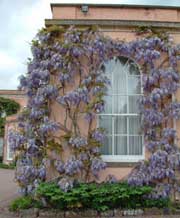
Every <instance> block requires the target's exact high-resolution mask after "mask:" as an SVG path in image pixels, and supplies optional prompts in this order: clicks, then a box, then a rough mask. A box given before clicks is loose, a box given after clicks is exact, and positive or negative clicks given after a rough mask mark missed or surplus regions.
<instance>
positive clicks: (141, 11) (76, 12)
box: [47, 4, 180, 180]
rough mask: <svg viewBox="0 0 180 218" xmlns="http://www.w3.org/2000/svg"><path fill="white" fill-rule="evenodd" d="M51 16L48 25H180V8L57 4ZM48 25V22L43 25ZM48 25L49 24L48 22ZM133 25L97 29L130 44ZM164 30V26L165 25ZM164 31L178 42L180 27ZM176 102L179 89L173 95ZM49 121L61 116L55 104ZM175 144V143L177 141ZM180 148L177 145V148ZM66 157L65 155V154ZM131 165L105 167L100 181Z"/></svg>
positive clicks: (126, 170)
mask: <svg viewBox="0 0 180 218" xmlns="http://www.w3.org/2000/svg"><path fill="white" fill-rule="evenodd" d="M51 8H52V14H53V16H52V17H53V19H52V20H51V23H52V24H53V21H54V24H57V23H58V22H57V21H59V24H62V25H63V23H62V22H61V21H65V22H67V23H68V21H71V23H72V24H73V21H76V20H85V21H87V20H94V22H96V21H97V20H98V21H97V22H98V23H100V21H103V20H117V21H125V20H126V21H134V20H136V21H143V22H144V21H153V22H160V24H161V25H162V26H163V25H164V24H165V23H164V22H174V23H180V9H178V8H174V9H167V8H164V9H163V8H142V7H140V8H138V7H136V8H129V7H128V8H124V7H110V6H92V5H90V6H89V11H88V13H87V14H83V13H82V12H81V7H80V5H61V4H52V5H51ZM47 23H48V22H47ZM48 24H49V23H48ZM136 27H137V26H130V25H128V26H123V25H122V24H121V25H120V26H119V25H116V24H113V25H105V26H104V25H100V26H99V30H100V31H102V32H103V33H104V34H105V35H107V36H109V37H111V38H113V39H119V40H126V41H132V40H135V39H137V38H138V37H140V36H137V35H136V33H135V28H136ZM165 29H166V26H165ZM167 32H169V33H170V34H171V35H172V37H173V39H174V42H175V43H177V44H178V43H180V28H176V27H175V28H169V27H168V26H167ZM175 97H176V98H177V99H178V100H180V90H179V91H178V92H177V94H176V96H175ZM52 114H54V115H53V116H52V119H55V120H56V121H61V117H62V116H63V111H61V109H60V108H59V106H58V105H57V104H54V105H52ZM175 126H176V128H177V132H178V135H179V136H180V121H178V122H177V123H176V124H175ZM81 127H82V128H83V129H85V130H86V124H85V123H82V124H81ZM178 143H179V142H178ZM178 146H180V145H178ZM67 155H68V153H67ZM147 156H148V153H147V152H145V158H147ZM135 165H136V164H135V163H130V162H129V163H127V162H126V163H108V167H107V169H106V170H105V171H102V172H101V173H100V180H104V179H105V178H106V176H107V175H109V174H113V175H115V176H116V177H117V178H118V179H122V178H125V177H126V176H127V175H128V174H129V173H130V171H131V170H132V169H133V167H134V166H135Z"/></svg>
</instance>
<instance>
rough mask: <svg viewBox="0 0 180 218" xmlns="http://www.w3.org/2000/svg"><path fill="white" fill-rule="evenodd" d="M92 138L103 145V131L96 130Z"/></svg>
mask: <svg viewBox="0 0 180 218" xmlns="http://www.w3.org/2000/svg"><path fill="white" fill-rule="evenodd" d="M92 138H93V139H95V140H96V141H97V142H99V143H103V142H104V140H105V134H104V131H102V130H100V129H96V130H95V131H94V132H93V133H92Z"/></svg>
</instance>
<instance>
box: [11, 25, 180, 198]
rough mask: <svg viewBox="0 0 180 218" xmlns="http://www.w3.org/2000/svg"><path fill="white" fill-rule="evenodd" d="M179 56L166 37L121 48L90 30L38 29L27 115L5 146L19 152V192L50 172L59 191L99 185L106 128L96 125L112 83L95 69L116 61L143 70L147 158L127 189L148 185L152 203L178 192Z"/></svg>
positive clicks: (25, 84)
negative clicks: (126, 61) (118, 58)
mask: <svg viewBox="0 0 180 218" xmlns="http://www.w3.org/2000/svg"><path fill="white" fill-rule="evenodd" d="M179 50H180V47H179V46H178V45H174V44H173V42H172V39H171V37H169V36H168V35H165V34H163V37H162V36H158V35H157V34H156V35H153V34H150V35H148V37H139V39H137V40H136V41H132V42H124V41H117V40H112V39H111V38H107V37H105V36H104V35H103V34H102V33H100V32H99V31H98V30H96V29H95V28H94V27H92V28H89V29H83V30H80V29H75V28H74V27H70V28H68V29H65V28H61V27H54V26H53V27H50V28H46V29H43V30H41V31H40V32H39V33H38V34H37V37H36V38H35V39H34V40H33V42H32V54H33V59H32V60H30V61H29V63H28V70H27V75H26V76H25V77H24V76H22V77H21V79H20V80H21V88H22V89H24V90H26V93H27V96H28V105H27V109H26V110H25V111H23V113H22V114H21V115H20V117H19V132H11V133H10V144H11V147H12V148H13V149H14V150H17V151H18V168H17V170H16V180H17V181H18V183H19V185H20V187H21V189H22V191H23V192H24V193H29V192H32V191H33V190H34V188H36V187H37V186H38V184H39V182H40V181H43V180H45V179H46V174H47V170H48V169H51V172H52V171H53V170H52V169H54V170H55V171H56V174H57V175H58V184H59V186H60V188H61V189H63V190H64V191H67V190H69V189H70V188H71V187H73V184H74V181H75V180H76V181H81V182H89V181H92V180H93V179H97V178H98V175H99V172H100V171H101V170H103V169H105V165H106V164H105V163H104V162H103V161H102V159H101V154H100V150H99V148H100V147H101V145H102V144H103V140H104V131H105V130H103V129H99V128H97V127H96V126H97V125H96V121H97V114H98V113H100V112H102V111H103V110H104V96H105V95H106V91H107V89H108V87H109V86H110V85H111V84H110V82H109V80H108V78H107V77H106V76H105V74H104V71H103V70H102V68H101V66H102V64H103V63H106V62H107V61H109V60H111V59H112V58H114V57H115V56H125V57H128V58H130V59H133V60H134V61H135V62H136V63H137V64H139V66H141V73H142V81H143V89H144V95H143V96H142V98H141V99H140V101H139V102H138V103H139V107H140V112H141V114H142V127H143V128H142V129H143V131H144V137H145V146H146V149H147V150H148V152H149V156H150V157H149V159H148V160H147V161H142V162H141V163H139V165H138V166H137V167H136V168H135V169H134V170H133V171H132V173H131V174H130V175H129V178H128V183H129V184H131V185H145V184H152V185H153V186H155V191H154V194H153V195H152V197H159V196H160V197H161V196H167V195H169V194H170V190H172V187H173V188H176V189H178V187H179V186H178V182H177V179H176V170H177V169H178V168H179V164H180V163H179V158H178V148H177V146H176V143H175V142H176V131H175V129H174V128H173V122H172V121H173V120H174V119H179V117H180V103H178V102H177V101H176V100H175V98H174V97H173V96H174V94H175V93H176V91H177V89H178V87H179V79H180V77H179V72H178V61H179ZM55 107H56V109H57V108H58V112H56V113H55V112H54V111H55V110H54V108H55ZM82 124H83V125H82Z"/></svg>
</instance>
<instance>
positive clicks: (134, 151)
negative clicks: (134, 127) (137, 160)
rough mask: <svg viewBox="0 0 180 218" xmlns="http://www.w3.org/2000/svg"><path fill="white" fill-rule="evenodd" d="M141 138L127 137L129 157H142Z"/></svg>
mask: <svg viewBox="0 0 180 218" xmlns="http://www.w3.org/2000/svg"><path fill="white" fill-rule="evenodd" d="M142 153H143V152H142V136H129V155H142Z"/></svg>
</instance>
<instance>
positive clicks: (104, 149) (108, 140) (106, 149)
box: [100, 136, 112, 155]
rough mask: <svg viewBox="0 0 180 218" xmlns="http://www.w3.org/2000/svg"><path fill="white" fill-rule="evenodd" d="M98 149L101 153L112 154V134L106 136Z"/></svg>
mask: <svg viewBox="0 0 180 218" xmlns="http://www.w3.org/2000/svg"><path fill="white" fill-rule="evenodd" d="M100 151H101V153H102V154H103V155H112V136H106V137H105V140H104V144H103V145H102V146H101V148H100Z"/></svg>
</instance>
